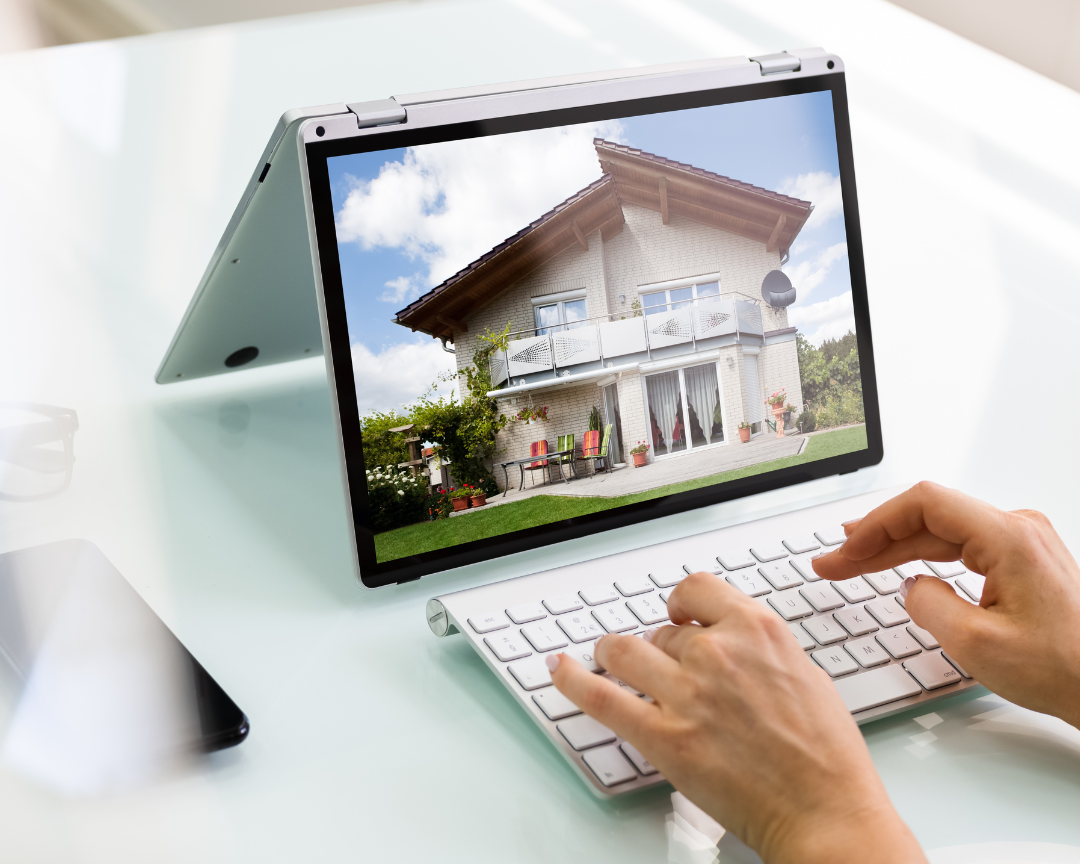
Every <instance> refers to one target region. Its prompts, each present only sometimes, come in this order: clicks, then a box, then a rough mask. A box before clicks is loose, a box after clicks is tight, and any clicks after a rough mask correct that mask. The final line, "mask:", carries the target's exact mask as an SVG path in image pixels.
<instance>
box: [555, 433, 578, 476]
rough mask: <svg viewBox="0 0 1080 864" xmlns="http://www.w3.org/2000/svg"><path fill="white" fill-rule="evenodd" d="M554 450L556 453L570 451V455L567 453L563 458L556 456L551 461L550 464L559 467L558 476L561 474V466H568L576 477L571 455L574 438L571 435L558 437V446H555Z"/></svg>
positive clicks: (572, 454) (572, 455)
mask: <svg viewBox="0 0 1080 864" xmlns="http://www.w3.org/2000/svg"><path fill="white" fill-rule="evenodd" d="M555 449H556V451H559V450H569V451H571V452H570V453H567V454H566V455H565V456H556V457H555V458H554V459H552V460H551V462H552V464H554V465H558V466H560V467H559V473H560V474H562V466H563V465H569V466H570V470H571V471H572V472H573V473H574V476H575V477H576V476H577V469H576V468H575V467H574V453H573V450H574V436H573V435H560V436H559V441H558V445H557V446H556V448H555Z"/></svg>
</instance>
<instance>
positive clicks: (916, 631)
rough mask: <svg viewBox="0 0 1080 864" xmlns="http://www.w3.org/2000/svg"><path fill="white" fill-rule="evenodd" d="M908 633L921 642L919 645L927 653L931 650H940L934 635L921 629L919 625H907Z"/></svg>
mask: <svg viewBox="0 0 1080 864" xmlns="http://www.w3.org/2000/svg"><path fill="white" fill-rule="evenodd" d="M907 632H908V633H910V634H911V635H912V636H914V637H915V638H916V639H918V640H919V644H920V645H922V647H923V648H925V649H926V650H927V651H929V650H930V649H931V648H940V647H941V645H939V644H938V641H937V639H935V638H934V634H933V633H931V632H930V631H929V630H926V629H924V628H922V627H920V626H919V625H918V624H915V623H911V624H908V625H907Z"/></svg>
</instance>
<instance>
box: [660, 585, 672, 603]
mask: <svg viewBox="0 0 1080 864" xmlns="http://www.w3.org/2000/svg"><path fill="white" fill-rule="evenodd" d="M674 590H675V589H674V588H665V589H664V590H663V591H661V592H660V599H661V600H663V601H664V602H665V603H667V601H668V598H669V597H670V596H671V592H672V591H674Z"/></svg>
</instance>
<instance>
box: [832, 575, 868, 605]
mask: <svg viewBox="0 0 1080 864" xmlns="http://www.w3.org/2000/svg"><path fill="white" fill-rule="evenodd" d="M832 584H833V588H835V589H836V590H837V591H839V592H840V593H841V594H842V595H843V596H844V599H845V600H847V602H848V603H862V602H863V601H864V600H873V599H875V598H876V597H877V594H875V593H874V589H873V588H871V587H870V586H869V585H867V584H866V583H865V582H864V581H863V580H862V577H861V576H856V577H855V578H854V579H845V580H844V581H843V582H833V583H832Z"/></svg>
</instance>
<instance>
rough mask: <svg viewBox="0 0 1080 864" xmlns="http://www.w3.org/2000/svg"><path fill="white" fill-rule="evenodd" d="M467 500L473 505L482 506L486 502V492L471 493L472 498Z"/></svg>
mask: <svg viewBox="0 0 1080 864" xmlns="http://www.w3.org/2000/svg"><path fill="white" fill-rule="evenodd" d="M469 500H470V501H472V506H473V507H483V506H484V505H485V504H487V492H484V493H482V494H480V495H473V496H472V498H470V499H469Z"/></svg>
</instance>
